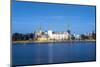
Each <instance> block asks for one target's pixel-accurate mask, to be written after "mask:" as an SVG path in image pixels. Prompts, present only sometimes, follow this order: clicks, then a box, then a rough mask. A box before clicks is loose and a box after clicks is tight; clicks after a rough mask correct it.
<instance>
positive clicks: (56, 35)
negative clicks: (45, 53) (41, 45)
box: [34, 30, 70, 41]
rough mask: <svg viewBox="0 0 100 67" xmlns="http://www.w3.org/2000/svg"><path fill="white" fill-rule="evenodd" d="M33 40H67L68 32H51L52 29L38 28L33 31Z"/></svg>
mask: <svg viewBox="0 0 100 67" xmlns="http://www.w3.org/2000/svg"><path fill="white" fill-rule="evenodd" d="M34 34H35V38H34V39H35V40H39V41H46V40H68V39H69V37H70V34H69V33H68V32H53V31H52V30H48V31H47V32H43V31H42V30H39V31H37V32H35V33H34Z"/></svg>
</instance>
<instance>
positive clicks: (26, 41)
mask: <svg viewBox="0 0 100 67" xmlns="http://www.w3.org/2000/svg"><path fill="white" fill-rule="evenodd" d="M76 41H77V42H79V41H89V42H90V41H91V42H95V41H96V40H63V41H62V40H48V41H32V40H31V41H30V40H25V41H12V43H14V44H16V43H22V44H23V43H49V42H50V43H53V42H54V43H56V42H76Z"/></svg>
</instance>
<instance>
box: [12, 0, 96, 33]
mask: <svg viewBox="0 0 100 67" xmlns="http://www.w3.org/2000/svg"><path fill="white" fill-rule="evenodd" d="M95 11H96V8H95V6H82V5H68V4H67V5H64V4H48V3H36V2H16V1H15V0H13V1H12V32H13V33H15V32H20V33H30V32H34V31H35V30H37V29H38V28H39V27H42V29H43V30H53V31H67V29H70V30H71V32H72V33H74V32H75V33H77V34H82V33H87V32H91V31H95V23H96V22H95Z"/></svg>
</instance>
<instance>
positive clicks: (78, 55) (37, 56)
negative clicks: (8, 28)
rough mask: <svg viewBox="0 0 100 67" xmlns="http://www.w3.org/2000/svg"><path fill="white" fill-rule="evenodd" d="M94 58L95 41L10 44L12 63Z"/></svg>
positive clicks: (92, 59) (55, 61)
mask: <svg viewBox="0 0 100 67" xmlns="http://www.w3.org/2000/svg"><path fill="white" fill-rule="evenodd" d="M95 60H96V42H91V41H90V42H89V41H80V42H78V41H77V42H63V43H29V44H13V45H12V65H35V64H36V65H37V64H51V63H69V62H84V61H95Z"/></svg>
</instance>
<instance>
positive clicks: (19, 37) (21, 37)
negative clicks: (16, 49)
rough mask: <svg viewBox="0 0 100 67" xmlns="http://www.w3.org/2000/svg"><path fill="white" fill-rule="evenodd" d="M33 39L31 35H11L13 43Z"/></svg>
mask: <svg viewBox="0 0 100 67" xmlns="http://www.w3.org/2000/svg"><path fill="white" fill-rule="evenodd" d="M33 38H34V34H33V33H28V34H22V33H14V34H13V35H12V40H13V41H20V40H32V39H33Z"/></svg>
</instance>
